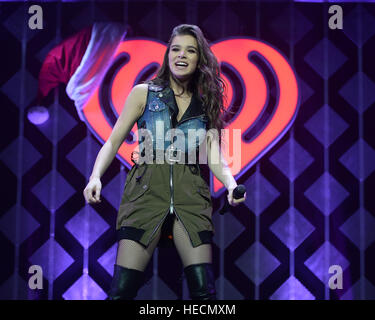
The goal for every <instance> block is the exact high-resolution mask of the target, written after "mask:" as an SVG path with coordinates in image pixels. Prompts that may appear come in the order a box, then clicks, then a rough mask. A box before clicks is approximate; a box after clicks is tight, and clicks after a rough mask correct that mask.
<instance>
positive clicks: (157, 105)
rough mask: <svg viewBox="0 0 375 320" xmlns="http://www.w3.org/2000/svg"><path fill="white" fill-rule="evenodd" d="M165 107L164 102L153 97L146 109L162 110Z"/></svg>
mask: <svg viewBox="0 0 375 320" xmlns="http://www.w3.org/2000/svg"><path fill="white" fill-rule="evenodd" d="M166 107H167V106H166V105H165V103H164V102H162V101H160V100H157V99H153V100H152V101H151V102H150V103H149V105H148V109H149V110H150V111H152V112H160V111H163V110H164V109H165V108H166Z"/></svg>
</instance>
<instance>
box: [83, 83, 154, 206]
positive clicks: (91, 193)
mask: <svg viewBox="0 0 375 320" xmlns="http://www.w3.org/2000/svg"><path fill="white" fill-rule="evenodd" d="M147 88H148V86H147V84H139V85H136V86H135V87H134V88H133V89H132V91H131V92H130V93H129V95H128V97H127V99H126V102H125V105H124V108H123V109H122V111H121V114H120V116H119V117H118V119H117V121H116V124H115V126H114V127H113V129H112V132H111V135H110V136H109V138H108V140H107V141H106V142H105V144H104V145H103V147H102V148H101V149H100V151H99V153H98V156H97V157H96V160H95V164H94V168H93V170H92V173H91V176H90V180H89V183H88V184H87V186H86V188H85V190H84V191H83V195H84V197H85V200H86V202H88V203H97V202H100V192H101V187H102V186H101V182H100V178H101V177H102V175H103V174H104V172H105V171H106V170H107V168H108V166H109V165H110V164H111V163H112V161H113V159H114V157H115V156H116V153H117V151H118V149H119V148H120V146H121V144H122V143H123V141H124V139H125V138H126V137H127V135H128V134H129V132H130V130H131V129H132V128H133V126H134V123H135V122H136V121H137V120H138V119H139V117H140V116H141V115H142V114H143V110H144V107H145V105H146V99H147V90H148V89H147Z"/></svg>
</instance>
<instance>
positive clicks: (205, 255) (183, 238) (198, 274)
mask: <svg viewBox="0 0 375 320" xmlns="http://www.w3.org/2000/svg"><path fill="white" fill-rule="evenodd" d="M173 239H174V243H175V245H176V249H177V252H178V254H179V255H180V257H181V260H182V264H183V265H184V272H185V275H186V280H187V284H188V287H189V292H190V297H191V298H192V299H193V300H216V290H215V277H214V274H213V268H212V250H211V244H202V245H200V246H198V247H195V248H194V247H193V246H192V244H191V242H190V239H189V235H188V234H187V231H186V230H185V228H184V227H183V225H182V224H181V222H180V221H179V220H177V219H175V221H174V223H173Z"/></svg>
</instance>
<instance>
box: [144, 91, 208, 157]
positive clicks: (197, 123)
mask: <svg viewBox="0 0 375 320" xmlns="http://www.w3.org/2000/svg"><path fill="white" fill-rule="evenodd" d="M177 114H178V106H177V102H176V99H175V96H174V92H173V90H172V89H171V88H170V87H164V88H163V87H160V86H156V85H151V84H150V85H149V87H148V94H147V102H146V106H145V110H144V113H143V114H142V116H141V117H140V118H139V119H138V121H137V125H138V130H139V131H138V142H139V151H140V152H141V155H142V156H143V157H144V156H146V157H147V152H146V151H145V149H146V148H149V149H148V150H149V151H151V148H152V153H151V152H150V153H149V155H150V154H152V156H153V159H155V156H156V157H157V159H158V160H157V162H159V159H163V161H164V159H165V158H164V156H166V158H167V159H169V160H171V161H173V160H172V159H174V160H175V161H181V160H182V159H181V158H184V159H185V160H184V161H185V163H187V162H188V160H187V159H188V157H189V159H191V158H190V157H191V155H192V154H193V153H195V156H194V158H195V159H196V161H198V156H197V152H198V148H199V146H200V145H201V144H202V142H203V141H204V139H205V136H206V130H207V124H208V117H207V116H206V115H205V112H204V110H203V105H202V102H201V100H200V99H199V98H198V96H197V95H196V94H193V96H192V98H191V102H190V105H189V106H188V108H187V109H186V111H185V113H184V115H183V117H182V118H181V120H180V121H177ZM140 129H147V131H143V133H142V134H140V133H141V131H140ZM171 129H172V130H171ZM189 162H190V161H189Z"/></svg>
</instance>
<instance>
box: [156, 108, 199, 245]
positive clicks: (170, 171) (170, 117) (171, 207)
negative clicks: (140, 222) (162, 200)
mask: <svg viewBox="0 0 375 320" xmlns="http://www.w3.org/2000/svg"><path fill="white" fill-rule="evenodd" d="M199 117H202V116H199ZM199 117H191V118H188V119H185V120H184V121H186V120H190V119H193V118H199ZM184 121H183V122H184ZM169 123H170V127H171V128H172V127H173V126H172V116H171V114H169ZM177 127H178V124H177ZM169 186H170V191H171V198H170V204H169V214H174V215H175V216H176V218H177V220H180V221H181V223H182V226H183V227H184V229H185V231H186V233H187V234H188V236H189V239H190V242H191V244H193V242H192V240H191V238H190V234H189V232H188V231H187V229H186V227H185V225H184V223H183V222H182V220H181V218H180V217H179V216H178V214H177V212H176V211H175V210H174V200H173V193H174V188H173V164H170V165H169ZM164 219H165V217H164ZM164 219H163V221H164ZM156 229H157V228H156Z"/></svg>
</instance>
